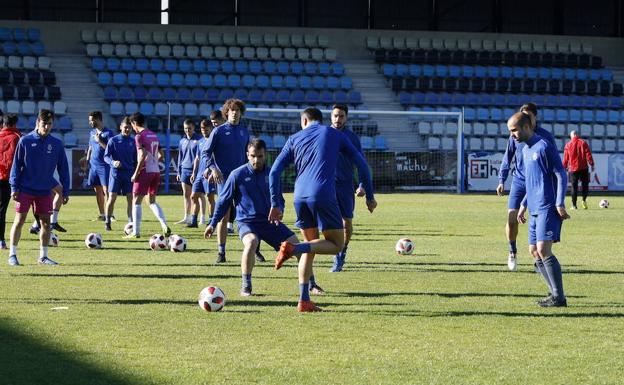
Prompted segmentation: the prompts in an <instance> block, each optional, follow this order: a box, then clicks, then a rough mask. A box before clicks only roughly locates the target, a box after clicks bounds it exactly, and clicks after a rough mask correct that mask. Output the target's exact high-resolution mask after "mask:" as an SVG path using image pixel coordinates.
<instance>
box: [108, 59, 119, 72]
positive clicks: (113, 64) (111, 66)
mask: <svg viewBox="0 0 624 385" xmlns="http://www.w3.org/2000/svg"><path fill="white" fill-rule="evenodd" d="M106 68H108V70H109V71H119V70H120V69H121V60H119V59H117V58H116V57H109V58H108V59H106Z"/></svg>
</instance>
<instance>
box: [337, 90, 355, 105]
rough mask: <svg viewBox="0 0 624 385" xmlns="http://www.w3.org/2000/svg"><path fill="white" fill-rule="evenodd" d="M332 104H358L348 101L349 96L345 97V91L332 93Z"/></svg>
mask: <svg viewBox="0 0 624 385" xmlns="http://www.w3.org/2000/svg"><path fill="white" fill-rule="evenodd" d="M334 103H342V104H346V103H351V104H358V103H359V102H355V101H353V102H352V101H350V100H349V96H348V95H347V93H346V92H345V91H342V90H338V91H335V92H334Z"/></svg>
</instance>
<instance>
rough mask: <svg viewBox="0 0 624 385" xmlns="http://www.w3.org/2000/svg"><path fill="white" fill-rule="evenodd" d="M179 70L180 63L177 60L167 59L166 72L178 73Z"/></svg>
mask: <svg viewBox="0 0 624 385" xmlns="http://www.w3.org/2000/svg"><path fill="white" fill-rule="evenodd" d="M177 70H178V61H177V60H176V59H165V71H167V72H176V71H177Z"/></svg>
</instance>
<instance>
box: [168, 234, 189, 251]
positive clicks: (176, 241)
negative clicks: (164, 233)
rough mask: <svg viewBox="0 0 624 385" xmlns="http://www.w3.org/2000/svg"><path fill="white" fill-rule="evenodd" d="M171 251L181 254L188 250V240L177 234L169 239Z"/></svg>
mask: <svg viewBox="0 0 624 385" xmlns="http://www.w3.org/2000/svg"><path fill="white" fill-rule="evenodd" d="M169 250H171V251H173V252H174V253H181V252H183V251H184V250H186V239H185V238H184V237H183V236H181V235H177V234H173V235H172V236H170V237H169Z"/></svg>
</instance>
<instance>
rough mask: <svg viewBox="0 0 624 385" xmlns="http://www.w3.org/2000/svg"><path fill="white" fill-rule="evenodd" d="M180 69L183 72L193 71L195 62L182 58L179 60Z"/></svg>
mask: <svg viewBox="0 0 624 385" xmlns="http://www.w3.org/2000/svg"><path fill="white" fill-rule="evenodd" d="M178 70H179V71H180V72H182V73H186V72H191V71H192V70H193V62H191V61H190V60H189V59H180V61H179V62H178Z"/></svg>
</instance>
